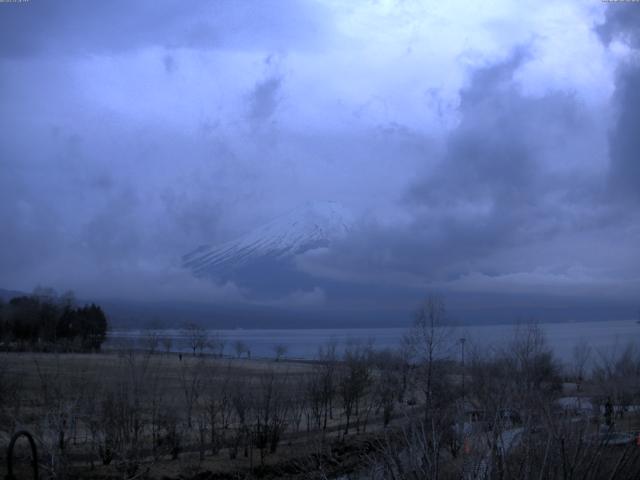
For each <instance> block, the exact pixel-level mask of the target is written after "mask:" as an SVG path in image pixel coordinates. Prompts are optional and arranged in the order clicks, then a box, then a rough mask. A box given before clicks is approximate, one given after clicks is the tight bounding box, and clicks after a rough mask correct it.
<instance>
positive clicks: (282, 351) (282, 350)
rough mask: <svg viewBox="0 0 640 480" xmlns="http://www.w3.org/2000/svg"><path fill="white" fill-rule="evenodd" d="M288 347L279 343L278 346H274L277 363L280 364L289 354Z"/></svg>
mask: <svg viewBox="0 0 640 480" xmlns="http://www.w3.org/2000/svg"><path fill="white" fill-rule="evenodd" d="M287 350H288V348H287V346H286V345H285V344H283V343H278V344H277V345H274V346H273V353H274V354H275V360H276V362H279V361H280V360H281V359H282V357H284V356H285V355H286V354H287Z"/></svg>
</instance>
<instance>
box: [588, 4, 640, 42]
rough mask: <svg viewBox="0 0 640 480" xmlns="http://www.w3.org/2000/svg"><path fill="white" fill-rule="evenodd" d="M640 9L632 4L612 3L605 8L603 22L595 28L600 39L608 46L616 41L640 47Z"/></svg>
mask: <svg viewBox="0 0 640 480" xmlns="http://www.w3.org/2000/svg"><path fill="white" fill-rule="evenodd" d="M639 26H640V8H638V6H637V5H633V3H622V2H621V3H612V4H610V5H609V6H608V7H607V10H606V13H605V22H604V23H602V24H601V25H598V26H596V28H595V31H596V32H597V33H598V35H599V36H600V39H601V40H602V41H603V42H604V43H605V44H606V45H609V44H610V43H611V41H612V40H614V39H618V40H622V41H623V42H625V43H628V44H629V45H631V46H633V47H636V48H637V47H640V29H639Z"/></svg>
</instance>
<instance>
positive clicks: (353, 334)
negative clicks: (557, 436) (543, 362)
mask: <svg viewBox="0 0 640 480" xmlns="http://www.w3.org/2000/svg"><path fill="white" fill-rule="evenodd" d="M538 325H539V326H540V327H541V328H542V330H543V331H544V333H545V338H546V341H547V343H548V345H549V346H550V347H551V349H552V350H553V351H554V353H555V354H556V356H557V357H558V358H559V359H561V360H563V361H569V360H570V359H571V356H572V354H573V349H574V347H575V346H576V345H577V344H579V343H582V342H586V343H588V344H589V345H590V346H591V348H592V349H593V353H594V356H598V355H600V354H605V355H606V354H610V353H611V352H614V351H618V350H620V349H623V348H625V347H626V346H627V345H629V344H634V345H635V346H636V347H640V324H638V323H636V321H635V320H616V321H608V322H573V323H540V324H538ZM516 328H518V326H517V325H481V326H460V327H453V328H451V329H450V332H449V335H448V337H449V338H450V341H451V343H455V342H456V341H457V340H458V339H460V338H465V339H466V340H467V342H466V346H465V348H466V349H472V348H473V347H475V346H477V347H481V348H487V347H491V348H501V347H502V346H504V345H506V344H507V342H508V341H509V340H510V339H512V338H513V336H514V333H515V330H516ZM154 332H155V334H156V335H158V336H159V337H165V336H168V337H171V338H172V346H171V350H172V351H174V352H189V351H190V347H189V343H188V337H187V335H185V333H184V331H183V330H179V329H176V330H155V331H154ZM408 333H409V329H406V328H370V329H361V328H357V329H356V328H351V329H350V328H345V329H282V330H267V329H265V330H258V329H246V330H244V329H236V330H209V331H208V335H209V336H210V337H211V338H213V337H215V336H219V337H220V338H222V339H224V341H225V350H224V354H225V355H229V356H231V355H234V354H235V349H234V345H235V343H236V342H238V341H240V342H243V343H244V344H245V345H247V347H248V349H249V350H250V351H251V356H252V358H259V357H263V358H269V357H271V358H273V357H274V355H275V353H274V352H275V347H276V346H277V345H284V347H285V348H286V354H285V357H286V358H291V359H307V360H310V359H313V358H315V357H316V355H317V353H318V349H319V348H320V347H321V346H326V345H327V343H328V342H335V343H336V344H337V350H338V352H341V351H343V350H344V348H345V346H346V345H348V344H349V343H350V342H361V343H362V342H372V344H373V346H374V348H376V349H385V348H396V347H398V346H399V345H400V344H401V342H402V339H403V338H404V336H405V335H407V334H408ZM148 337H149V331H145V330H126V331H124V330H122V331H113V332H110V333H109V338H108V340H107V342H106V344H105V348H107V349H108V348H118V347H120V346H122V345H131V346H134V347H138V348H144V346H145V344H146V343H145V339H146V338H148ZM157 348H158V350H162V349H163V346H162V344H160V345H158V347H157ZM467 351H470V350H467ZM452 354H453V355H457V354H458V351H454V352H453V353H452Z"/></svg>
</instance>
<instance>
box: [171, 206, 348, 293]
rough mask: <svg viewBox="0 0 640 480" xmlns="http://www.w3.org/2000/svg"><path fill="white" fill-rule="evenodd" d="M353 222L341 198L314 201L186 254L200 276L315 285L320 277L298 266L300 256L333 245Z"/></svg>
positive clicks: (270, 285)
mask: <svg viewBox="0 0 640 480" xmlns="http://www.w3.org/2000/svg"><path fill="white" fill-rule="evenodd" d="M353 225H354V223H353V217H352V216H351V214H350V213H349V211H348V210H346V209H345V208H344V207H343V206H342V205H340V204H339V203H337V202H308V203H306V204H305V205H303V206H301V207H299V208H296V209H294V210H292V211H291V212H289V213H287V214H285V215H282V216H280V217H278V218H276V219H274V220H272V221H271V222H268V223H266V224H264V225H262V226H259V227H257V228H255V229H254V230H252V231H250V232H248V233H246V234H245V235H242V236H241V237H239V238H236V239H234V240H231V241H228V242H225V243H222V244H219V245H204V246H201V247H199V248H197V249H196V250H194V251H192V252H191V253H188V254H187V255H185V256H184V257H183V259H182V260H183V266H184V267H185V268H187V269H189V270H191V271H192V272H193V274H194V275H196V276H198V277H211V278H214V279H217V280H223V281H234V282H236V283H237V284H238V285H240V286H242V287H248V288H250V289H252V290H253V291H254V292H263V293H267V294H269V293H271V294H273V293H278V294H282V293H286V292H287V291H291V290H292V289H300V288H313V287H314V286H315V285H316V284H317V281H316V280H315V279H313V278H312V277H310V275H308V274H306V273H303V272H301V271H299V270H298V269H297V268H296V265H295V259H296V257H298V256H299V255H302V254H304V253H306V252H309V251H312V250H317V249H320V248H329V247H330V246H331V245H332V244H334V243H335V242H337V241H339V240H340V239H343V238H345V237H347V236H348V235H349V233H350V232H351V231H352V230H353Z"/></svg>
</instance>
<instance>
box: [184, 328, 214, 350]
mask: <svg viewBox="0 0 640 480" xmlns="http://www.w3.org/2000/svg"><path fill="white" fill-rule="evenodd" d="M184 335H185V337H186V339H187V342H188V344H189V347H190V348H191V351H192V352H193V355H194V356H195V355H196V351H198V352H200V355H202V352H203V350H204V348H205V347H206V346H207V342H208V338H209V336H208V334H207V331H206V330H205V329H204V328H203V327H202V326H200V325H198V324H197V323H187V324H186V325H185V328H184Z"/></svg>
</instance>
